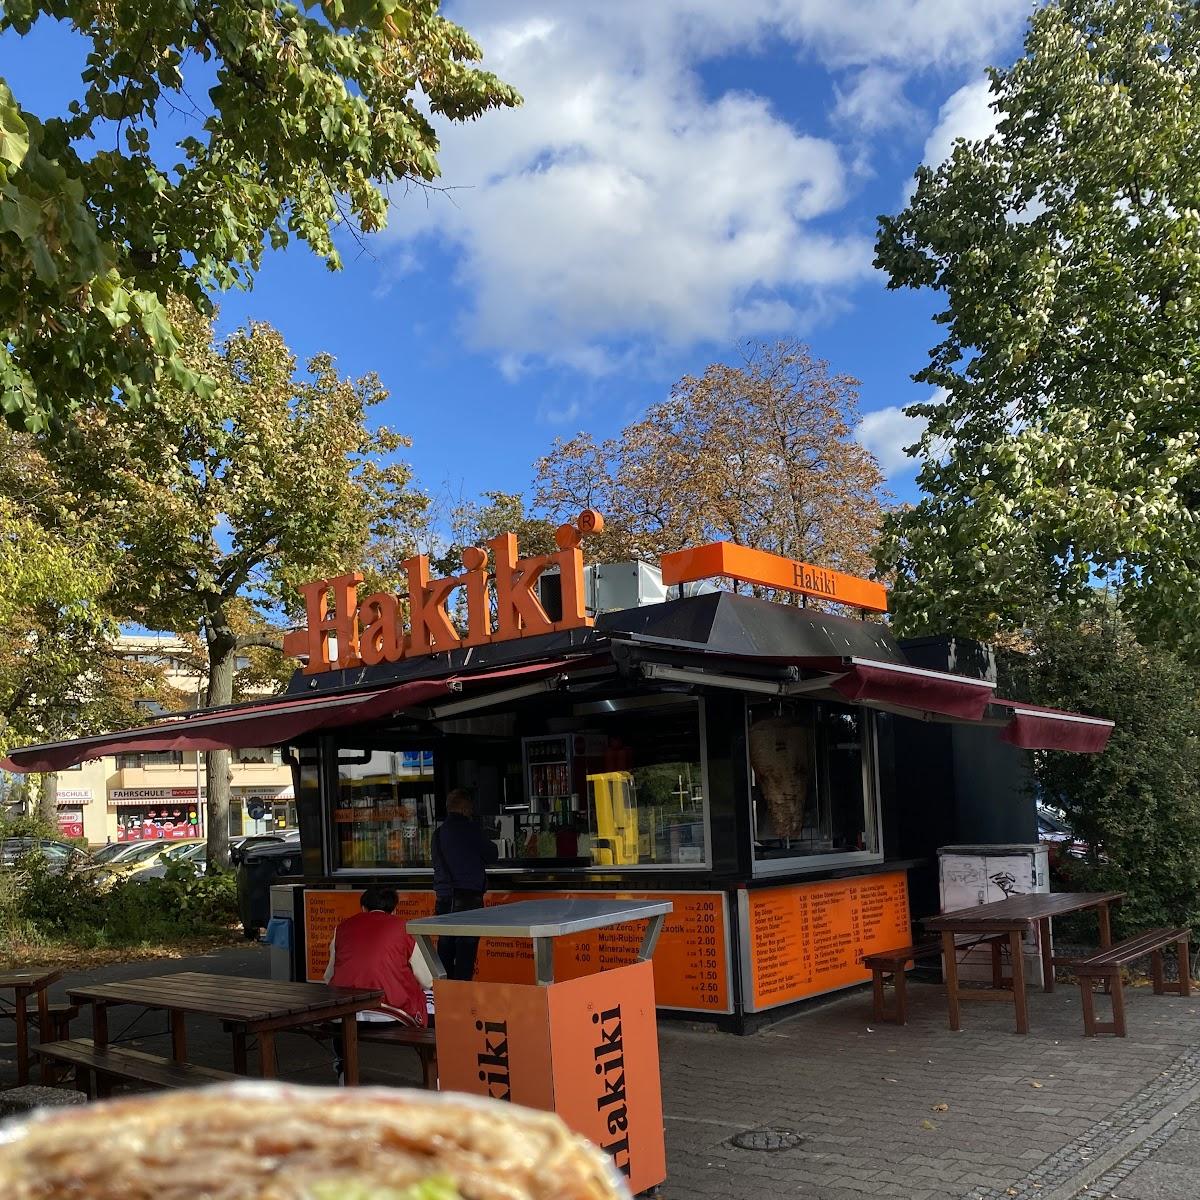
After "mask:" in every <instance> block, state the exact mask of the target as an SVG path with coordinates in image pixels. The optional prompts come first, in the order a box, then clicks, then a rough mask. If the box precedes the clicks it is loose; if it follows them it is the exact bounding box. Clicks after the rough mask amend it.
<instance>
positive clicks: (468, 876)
mask: <svg viewBox="0 0 1200 1200" xmlns="http://www.w3.org/2000/svg"><path fill="white" fill-rule="evenodd" d="M499 857H500V852H499V851H498V850H497V849H496V846H495V843H493V842H492V841H491V840H490V839H489V838H488V837H487V835H486V834H485V833H484V832H483V830H482V829H481V828H480V827H479V823H478V822H477V821H476V820H475V805H474V802H473V801H472V800H471V797H470V795H469V794H468V793H467V792H466V791H464V790H463V789H462V788H455V789H454V790H453V791H452V792H450V793H448V794H447V796H446V819H445V820H444V821H443V822H442V823H441V824H440V825H439V826H438V827H437V829H435V830H434V833H433V890H434V893H435V894H436V897H437V904H436V908H435V912H437V914H438V915H439V916H441V915H442V914H443V913H452V912H467V911H469V910H470V909H473V908H482V907H483V897H484V893H485V892H486V891H487V868H488V864H489V863H494V862H495V861H496V860H497V859H498V858H499ZM478 949H479V939H478V938H473V937H445V936H443V937H439V938H438V957H439V958H440V959H441V960H442V966H443V967H444V968H445V969H446V975H447V976H448V977H449V978H450V979H471V978H473V977H474V975H475V954H476V951H477V950H478Z"/></svg>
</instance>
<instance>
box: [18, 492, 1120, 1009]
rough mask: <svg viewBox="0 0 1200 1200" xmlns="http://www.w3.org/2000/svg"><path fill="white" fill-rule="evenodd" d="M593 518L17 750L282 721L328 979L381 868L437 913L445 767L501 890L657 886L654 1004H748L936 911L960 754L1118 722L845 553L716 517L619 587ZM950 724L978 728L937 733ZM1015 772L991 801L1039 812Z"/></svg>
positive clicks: (627, 958) (588, 962) (779, 995)
mask: <svg viewBox="0 0 1200 1200" xmlns="http://www.w3.org/2000/svg"><path fill="white" fill-rule="evenodd" d="M601 524H602V522H601V521H600V519H599V517H598V516H597V515H596V514H594V513H584V514H582V515H581V517H580V519H579V521H578V522H577V523H576V525H574V526H563V527H562V528H561V529H560V530H559V531H558V550H557V552H555V553H553V554H548V555H541V556H536V557H530V558H521V557H520V555H519V552H518V547H517V545H516V539H515V537H513V535H511V534H510V535H504V536H501V537H498V538H495V539H493V540H492V541H491V542H490V543H489V544H488V545H487V546H486V547H474V548H471V549H468V550H467V551H466V552H464V555H463V571H462V573H461V574H460V575H457V576H454V577H450V578H446V579H431V578H430V575H429V565H428V562H427V561H426V560H425V559H424V558H423V557H415V558H414V559H412V560H411V561H410V562H409V563H408V564H407V590H406V591H405V592H403V594H389V593H375V594H372V595H368V596H363V595H361V594H360V584H361V577H360V576H359V575H357V574H355V573H348V574H345V575H341V576H338V577H335V578H331V579H322V580H316V581H314V582H312V583H310V584H307V585H305V586H304V587H303V588H302V589H301V591H302V595H303V598H304V603H305V607H306V617H307V619H306V623H305V624H304V626H303V627H301V628H298V629H296V630H294V631H293V632H292V633H291V634H289V636H288V638H287V640H286V643H285V649H286V650H288V651H289V652H290V653H293V654H295V655H296V656H297V657H298V658H300V659H301V661H302V662H303V667H302V668H301V669H300V670H298V671H297V673H296V675H295V677H294V678H293V680H292V682H291V684H290V686H289V688H288V691H287V693H286V694H285V695H284V696H280V697H276V698H273V699H271V700H266V701H261V700H260V701H256V702H254V703H250V704H245V705H240V706H234V707H233V708H230V709H225V710H220V711H216V710H214V711H210V712H199V713H194V714H189V715H186V716H179V717H173V718H170V719H168V720H165V721H160V722H159V723H157V724H156V725H154V726H150V727H147V728H145V729H141V730H127V731H123V732H121V733H118V734H109V735H101V736H98V737H94V738H85V739H80V740H77V741H75V742H70V743H60V744H55V745H49V746H41V747H28V748H26V749H24V750H21V751H16V752H14V753H13V755H12V758H11V760H10V765H12V766H14V767H16V768H17V769H25V770H55V769H60V768H61V767H65V766H67V765H69V764H70V763H72V762H76V761H80V760H82V759H83V758H87V757H89V756H92V757H94V756H95V755H97V754H99V753H107V752H112V748H114V747H115V748H117V749H122V750H123V749H141V748H181V749H212V748H216V747H221V746H229V747H234V746H239V745H253V746H262V745H272V744H274V745H279V744H282V745H285V746H286V747H287V750H286V753H287V755H288V760H289V761H290V763H291V764H292V769H293V775H294V780H295V795H296V805H297V809H298V813H299V821H300V835H301V843H302V859H303V864H304V870H303V878H302V879H298V880H296V881H295V882H294V883H292V884H291V885H290V890H289V893H288V894H287V895H286V896H285V897H283V898H282V899H281V897H280V896H279V895H278V894H277V895H276V896H275V898H274V903H273V911H274V912H275V913H276V914H277V915H281V914H282V919H284V920H288V919H290V920H291V922H292V926H293V928H292V936H291V938H290V946H291V953H292V970H293V973H294V974H295V975H296V976H297V977H301V978H309V979H319V978H320V977H321V974H322V972H323V970H324V968H325V964H326V959H327V954H328V946H329V941H330V936H331V934H332V931H333V929H334V927H335V926H336V923H337V922H338V921H339V920H340V919H342V917H344V916H346V915H349V914H350V913H352V912H354V911H355V910H356V908H357V895H358V889H361V888H362V887H363V886H364V885H365V884H367V883H369V882H387V883H390V884H394V885H395V886H396V888H397V889H398V891H399V893H400V908H399V910H398V911H399V913H400V915H401V916H403V917H404V918H405V919H413V918H425V917H428V916H430V915H432V913H433V907H434V897H433V890H432V868H431V859H430V852H431V847H430V839H431V836H432V831H433V829H434V828H435V827H436V825H437V823H438V821H439V820H440V819H441V817H442V815H443V802H444V797H445V795H446V793H447V791H449V790H450V789H452V788H457V787H462V788H466V789H467V790H468V791H469V792H470V793H471V795H472V796H473V797H474V799H475V802H476V806H477V810H478V817H479V819H480V821H481V822H482V823H483V824H484V826H485V828H486V829H487V831H488V834H489V836H490V837H491V838H493V839H494V841H495V844H496V847H497V851H498V855H499V861H498V863H497V864H496V866H495V868H493V869H492V870H491V871H490V874H489V878H490V886H491V891H490V893H489V895H488V903H489V905H494V904H503V903H508V902H512V901H515V900H523V899H531V898H545V899H551V898H558V899H572V898H580V897H585V898H587V897H590V898H593V899H605V898H607V899H611V900H630V901H637V900H661V901H667V902H669V903H670V904H671V905H672V912H671V915H670V917H669V918H668V919H667V922H666V925H665V928H664V930H663V934H662V938H661V941H660V944H659V948H658V952H657V953H656V955H655V958H654V977H655V990H656V995H657V1002H658V1005H659V1008H660V1011H668V1012H671V1013H680V1014H688V1015H690V1016H696V1015H700V1016H704V1017H709V1018H712V1019H713V1020H715V1021H717V1022H718V1023H721V1024H723V1025H725V1026H727V1027H729V1028H733V1029H737V1030H744V1029H746V1028H748V1027H749V1026H751V1025H754V1024H756V1023H759V1022H760V1021H761V1020H762V1019H763V1018H764V1016H767V1015H770V1016H774V1015H777V1014H778V1013H780V1012H782V1011H785V1010H786V1009H787V1007H788V1006H790V1005H793V1004H795V1003H796V1002H799V1001H802V1000H804V999H807V998H808V997H811V996H815V995H817V994H820V993H822V992H828V991H831V990H834V989H837V988H842V987H846V986H850V985H853V984H857V983H859V982H862V981H863V980H865V979H866V978H867V977H868V973H867V972H866V971H864V970H863V968H862V965H861V962H862V957H863V955H864V954H869V953H871V952H872V951H877V950H886V949H890V948H893V947H895V946H897V945H901V944H906V943H907V942H908V941H909V940H910V933H911V920H912V917H913V915H914V909H913V901H912V898H913V897H917V900H916V904H917V911H916V913H915V915H917V916H921V915H924V914H925V913H927V912H931V911H933V910H934V908H935V907H936V892H937V880H936V847H937V846H938V845H939V844H943V843H946V842H954V841H958V842H967V841H981V840H986V839H985V838H983V837H982V836H981V833H980V831H979V830H978V829H975V828H969V827H966V826H964V825H963V823H962V821H959V822H958V825H957V826H956V827H951V826H952V825H953V823H954V820H953V814H954V812H955V811H957V810H956V809H955V805H956V804H958V805H959V808H961V807H962V803H963V795H964V794H965V793H967V792H973V791H974V790H975V786H976V785H974V784H972V785H971V786H967V785H966V784H964V783H962V782H961V779H960V782H959V783H958V784H955V783H953V779H954V778H959V777H960V776H961V771H962V770H964V769H967V767H969V766H970V762H971V761H978V762H979V763H982V764H985V766H986V772H985V774H984V775H981V776H979V777H978V780H977V785H978V788H979V794H981V795H991V794H993V793H994V792H995V789H996V786H997V784H996V780H997V779H999V778H1000V777H1001V776H1003V775H1004V772H1006V771H1008V772H1010V773H1012V774H1013V778H1014V779H1016V778H1017V776H1019V773H1020V764H1021V762H1023V761H1024V759H1025V757H1026V756H1025V755H1024V754H1023V753H1022V751H1023V750H1025V749H1038V748H1049V749H1063V750H1075V751H1081V752H1095V751H1098V750H1101V749H1102V748H1103V746H1104V744H1105V742H1106V740H1107V737H1108V734H1109V732H1110V730H1111V723H1110V722H1107V721H1102V720H1099V719H1097V718H1092V717H1086V716H1082V715H1079V714H1072V713H1062V712H1055V711H1049V710H1045V709H1038V708H1035V707H1033V706H1031V705H1026V704H1021V703H1017V702H1015V701H1007V700H1003V699H1000V698H998V697H997V695H996V689H995V683H994V679H993V678H991V677H990V676H989V673H988V671H987V670H986V669H985V668H981V667H980V666H979V661H983V660H981V659H980V660H979V661H977V659H978V658H979V656H974V657H972V656H971V655H968V654H966V653H965V652H964V649H963V647H962V646H958V647H957V648H956V649H955V650H954V655H953V662H951V660H950V658H949V657H947V658H946V659H945V661H944V662H943V663H941V664H939V665H937V666H936V667H931V666H930V665H929V663H930V661H931V651H930V648H929V646H928V644H926V643H922V644H921V645H920V646H917V647H916V649H915V650H914V651H911V652H910V651H907V650H906V648H905V647H904V646H902V645H901V644H900V643H899V642H898V641H897V640H896V639H895V638H894V637H893V636H892V633H891V631H890V629H889V626H888V624H887V622H886V617H885V613H886V607H887V597H886V593H885V590H884V588H883V587H882V586H881V585H879V584H878V583H875V582H872V581H869V580H863V579H857V578H854V577H851V576H847V575H844V574H841V573H839V572H836V571H831V570H827V569H822V568H818V567H814V566H810V565H808V564H804V563H799V562H794V561H792V560H789V559H786V558H781V557H779V556H776V555H772V554H767V553H764V552H761V551H756V550H750V549H747V548H744V547H740V546H735V545H731V544H729V543H715V544H712V545H708V546H701V547H697V548H694V549H691V550H686V551H682V552H680V553H678V554H673V555H667V556H664V558H663V560H662V561H661V563H660V564H659V565H658V567H657V570H658V571H661V582H662V587H661V589H660V594H661V598H660V599H658V600H657V602H654V603H642V604H635V605H633V606H631V607H630V606H627V607H617V608H612V607H610V606H609V605H606V604H605V603H604V597H603V596H602V595H597V594H595V593H596V590H597V589H595V588H594V587H592V586H591V583H592V577H591V576H589V574H588V573H587V571H585V568H584V563H583V552H582V544H583V542H584V540H585V537H586V535H587V534H588V533H589V532H590V531H591V530H593V529H595V528H597V527H599V526H600V525H601ZM647 569H650V568H647ZM748 593H749V594H748ZM768 597H769V598H768ZM910 654H911V657H910ZM918 662H920V663H921V664H922V665H917V663H918ZM951 668H952V669H951ZM959 730H964V731H965V734H964V736H969V737H970V738H973V739H974V741H972V742H971V743H970V752H969V753H964V752H962V747H961V746H957V744H956V748H953V747H952V748H950V749H947V745H948V743H945V742H944V741H941V740H939V739H942V738H944V737H948V736H949V735H950V732H955V731H959ZM955 736H957V733H955ZM951 759H953V760H954V762H953V763H951V761H950V760H951ZM964 763H966V767H964V765H963V764H964ZM947 764H949V765H947ZM1014 764H1015V765H1014ZM955 772H958V773H959V775H956V774H955ZM947 780H951V782H950V783H947ZM956 789H957V792H956ZM989 789H991V791H989ZM1020 791H1021V787H1020V781H1019V780H1018V782H1017V783H1014V784H1013V786H1012V787H1011V788H1009V790H1008V793H1007V795H1006V797H1005V798H1004V799H1003V803H1001V802H1000V801H999V800H998V801H997V803H996V804H993V805H991V807H992V808H996V807H1003V805H1004V804H1011V806H1012V809H1013V812H1018V811H1024V808H1023V807H1022V806H1027V807H1028V809H1029V811H1030V813H1031V814H1032V810H1033V801H1032V799H1031V798H1028V797H1022V796H1021V795H1020ZM956 795H957V798H956ZM1030 819H1031V821H1032V816H1031V818H1030ZM1004 838H1005V840H1011V841H1026V840H1029V838H1028V837H1026V836H1025V835H1024V834H1023V832H1022V831H1021V830H1013V831H1011V832H1008V833H1005V834H1004ZM639 937H640V933H639V931H638V930H637V929H636V927H628V929H627V927H617V929H616V930H612V931H605V930H599V931H597V932H596V934H595V935H594V938H593V942H592V945H591V948H590V952H589V953H588V954H587V955H583V954H580V955H576V956H574V957H573V958H572V961H571V963H569V964H566V963H564V964H563V966H562V971H563V972H565V974H560V975H559V978H565V977H568V976H569V975H571V974H574V975H578V976H582V975H586V974H589V973H592V972H595V971H598V970H601V969H605V968H608V967H612V966H617V965H621V964H623V963H629V962H633V961H634V959H635V958H636V952H637V947H638V940H639ZM477 977H478V978H479V979H480V980H481V981H483V982H491V983H504V982H514V983H532V982H533V979H534V963H533V959H532V953H531V950H530V946H529V944H528V942H527V941H526V942H522V941H521V940H520V939H517V940H513V939H508V938H488V939H486V940H485V941H484V942H483V943H482V944H481V947H480V954H479V960H478V976H477Z"/></svg>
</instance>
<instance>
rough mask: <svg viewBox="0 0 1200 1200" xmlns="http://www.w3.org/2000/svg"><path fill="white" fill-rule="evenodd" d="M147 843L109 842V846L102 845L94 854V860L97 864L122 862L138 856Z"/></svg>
mask: <svg viewBox="0 0 1200 1200" xmlns="http://www.w3.org/2000/svg"><path fill="white" fill-rule="evenodd" d="M145 844H146V843H145V842H109V843H108V845H107V846H101V847H100V849H99V850H97V851H95V852H94V853H93V854H92V862H94V863H95V864H96V865H97V866H100V865H102V864H104V863H113V862H120V861H121V860H122V859H124V858H129V857H131V856H137V855H138V854H139V853H140V852H141V851H142V848H143V847H144V846H145Z"/></svg>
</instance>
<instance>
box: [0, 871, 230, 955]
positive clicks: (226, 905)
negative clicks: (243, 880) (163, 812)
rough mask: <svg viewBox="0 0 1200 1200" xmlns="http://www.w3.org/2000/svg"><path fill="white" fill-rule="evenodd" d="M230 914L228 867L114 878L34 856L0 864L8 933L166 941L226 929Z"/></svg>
mask: <svg viewBox="0 0 1200 1200" xmlns="http://www.w3.org/2000/svg"><path fill="white" fill-rule="evenodd" d="M236 919H237V891H236V887H235V881H234V876H233V875H232V874H230V873H222V874H216V875H197V874H195V873H194V872H193V871H191V870H190V868H188V867H187V865H186V864H172V865H170V866H169V867H168V868H167V874H166V876H165V878H162V879H146V880H142V881H137V880H134V879H117V880H116V881H115V882H114V883H112V884H111V885H109V884H106V883H105V882H104V880H103V877H102V876H100V875H98V874H97V873H95V872H93V871H89V870H87V869H86V868H84V869H71V870H66V871H62V872H57V871H55V870H52V869H51V868H50V866H49V865H48V864H47V863H46V861H45V860H44V859H43V858H42V857H41V856H40V855H29V856H28V857H26V858H24V859H22V860H21V862H20V863H18V864H17V866H16V867H15V868H12V869H11V870H6V871H0V928H3V929H4V930H5V931H6V932H8V933H9V934H10V935H11V936H19V937H22V938H24V939H26V940H33V941H39V942H64V943H70V944H72V945H75V946H81V947H86V948H91V947H95V946H137V945H143V944H149V943H154V944H170V943H171V942H174V941H177V940H179V939H181V938H187V937H195V936H197V935H204V934H213V933H219V932H223V931H225V930H227V929H229V928H230V927H231V926H232V925H233V924H234V923H235V921H236Z"/></svg>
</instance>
